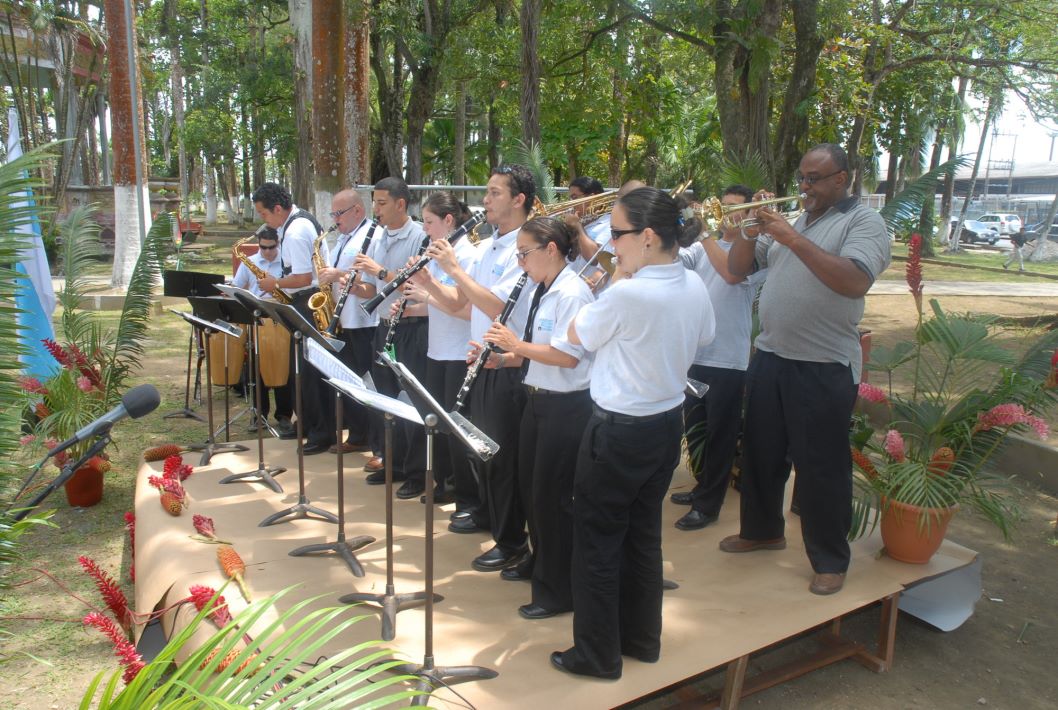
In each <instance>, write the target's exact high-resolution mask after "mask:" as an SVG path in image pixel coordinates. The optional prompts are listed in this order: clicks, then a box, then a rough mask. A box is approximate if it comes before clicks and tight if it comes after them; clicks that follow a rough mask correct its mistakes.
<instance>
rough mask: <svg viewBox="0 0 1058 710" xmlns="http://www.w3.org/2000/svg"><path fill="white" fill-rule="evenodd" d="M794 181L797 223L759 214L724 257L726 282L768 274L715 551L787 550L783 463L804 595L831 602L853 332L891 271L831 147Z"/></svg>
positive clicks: (838, 558) (845, 487) (878, 234)
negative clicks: (796, 523) (807, 580)
mask: <svg viewBox="0 0 1058 710" xmlns="http://www.w3.org/2000/svg"><path fill="white" fill-rule="evenodd" d="M796 179H797V181H798V190H799V191H800V192H802V193H803V195H804V198H803V206H804V214H802V215H801V216H800V217H799V218H798V219H797V221H796V222H794V223H793V224H790V223H789V222H787V221H786V219H785V218H784V217H783V216H782V215H781V214H779V213H778V212H775V211H774V210H771V209H768V208H759V209H757V210H755V216H756V217H757V219H759V220H760V236H759V237H757V238H754V237H752V236H751V235H747V236H746V238H740V239H736V240H735V243H734V244H733V245H732V247H731V251H730V252H728V270H729V271H730V272H731V273H732V274H735V275H741V276H748V275H749V274H751V273H753V272H754V271H756V270H757V269H761V268H765V267H766V268H767V269H768V279H767V281H765V282H764V287H763V289H762V291H761V295H760V324H761V333H760V335H759V336H758V338H757V340H756V348H757V352H756V354H755V355H754V356H753V359H752V361H751V362H750V366H749V370H748V371H747V373H746V423H745V434H744V439H743V444H744V446H743V450H744V454H743V469H742V479H741V483H742V486H741V492H742V506H741V530H740V533H739V534H738V535H731V536H729V537H726V538H724V539H723V540H721V541H720V549H721V550H723V551H724V552H732V553H738V552H751V551H754V550H778V549H782V548H784V547H786V538H785V536H784V526H785V521H784V519H783V493H784V490H785V486H786V480H787V478H788V477H789V475H790V464H791V463H792V464H793V467H794V469H796V471H797V478H798V485H797V501H796V502H797V506H798V509H799V511H800V517H801V535H802V537H803V538H804V544H805V551H806V552H807V554H808V559H809V561H810V562H811V564H812V569H813V571H814V572H815V575H814V576H813V578H812V582H811V584H810V585H809V591H811V592H812V593H813V594H833V593H834V592H837V591H840V590H841V588H842V586H843V584H844V581H845V573H846V571H847V570H848V566H849V558H850V553H849V545H848V542H847V535H848V532H849V528H850V526H851V517H852V460H851V457H850V453H849V434H848V430H849V422H850V419H851V416H852V407H853V404H854V403H855V401H856V391H857V383H858V382H859V380H860V366H861V362H862V355H861V352H860V339H859V332H858V329H857V326H858V324H859V322H860V319H861V318H862V317H863V307H864V296H865V295H866V293H867V290H868V289H869V288H870V287H871V284H873V283H874V280H875V279H876V278H877V277H878V275H879V274H881V273H882V272H883V271H884V270H885V269H886V267H888V266H889V261H890V251H889V234H888V232H887V230H886V227H885V222H883V221H882V218H881V217H880V216H879V215H878V213H877V212H875V211H874V210H872V209H869V208H867V207H864V206H862V205H860V203H859V198H858V197H857V196H855V195H853V196H849V194H848V188H849V163H848V157H847V156H846V155H845V151H844V150H842V149H841V147H840V146H837V145H834V144H830V143H824V144H821V145H817V146H815V147H814V148H812V149H811V150H809V151H808V152H807V153H806V154H805V155H804V157H803V158H802V159H801V164H800V170H799V171H798V173H797V176H796ZM765 195H766V193H763V192H758V193H757V195H756V196H755V199H756V200H759V199H762V198H763V197H764V196H765ZM751 216H754V215H751Z"/></svg>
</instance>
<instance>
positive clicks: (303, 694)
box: [80, 590, 419, 710]
mask: <svg viewBox="0 0 1058 710" xmlns="http://www.w3.org/2000/svg"><path fill="white" fill-rule="evenodd" d="M221 591H223V590H221ZM289 591H290V590H286V591H284V592H280V593H279V594H277V595H275V596H274V597H271V598H269V599H266V600H262V601H258V602H255V603H254V604H252V605H251V606H250V607H249V608H247V609H245V610H244V611H242V612H241V613H239V614H237V615H236V616H235V620H234V623H230V624H228V625H227V626H225V627H224V628H223V629H221V630H220V631H218V632H217V633H215V634H214V635H213V636H212V637H211V638H209V639H208V640H207V641H206V642H205V643H203V644H202V645H201V646H200V647H199V648H198V649H197V650H194V651H192V652H191V653H190V655H189V656H188V657H187V658H186V660H184V661H183V662H181V663H180V665H178V666H176V665H175V663H176V659H177V658H178V657H183V656H185V655H187V652H188V651H190V650H191V644H192V640H193V639H194V637H195V632H196V630H197V629H198V628H199V627H200V626H201V625H202V624H203V623H209V622H207V621H205V619H206V615H207V614H208V612H209V609H210V607H207V608H206V609H204V610H203V611H202V612H201V613H199V614H198V615H197V616H196V617H195V618H194V619H193V620H192V621H191V623H190V624H189V625H188V626H186V627H185V628H183V629H182V630H181V631H180V632H179V633H178V634H176V636H174V637H173V638H172V639H171V640H170V641H169V643H167V644H166V646H165V648H163V649H162V651H161V653H160V654H159V655H158V657H157V658H155V659H154V660H153V661H152V662H151V663H149V664H147V665H146V666H145V667H144V668H143V669H142V670H141V671H140V672H139V674H137V675H136V677H135V678H134V679H133V680H132V682H130V683H129V684H128V685H127V686H125V687H124V688H123V689H120V690H119V689H118V684H119V682H120V678H121V671H117V672H115V673H113V674H112V675H111V676H110V678H109V681H108V682H107V683H106V684H105V685H104V684H103V679H104V674H102V673H101V674H99V675H98V676H97V677H96V678H95V680H94V681H93V682H92V684H91V685H90V686H89V688H88V689H87V691H86V693H85V695H84V697H83V699H82V701H81V705H80V707H81V708H84V709H85V710H87V709H88V708H90V707H93V706H94V707H97V708H99V710H151V709H153V708H166V710H170V709H171V708H183V707H187V708H193V707H194V708H198V707H214V708H246V707H253V708H259V709H262V710H263V709H266V708H267V709H269V710H287V709H288V708H323V707H331V706H342V707H358V708H377V707H383V706H387V705H393V704H394V703H397V702H398V701H401V700H407V699H409V698H413V697H416V696H417V695H419V694H418V693H416V692H414V691H407V690H402V689H401V688H400V687H399V684H401V683H404V682H406V681H409V680H414V678H413V677H411V676H401V675H396V674H392V673H391V669H392V668H393V667H394V666H396V665H397V664H398V663H399V661H395V660H392V658H391V656H390V653H389V652H388V651H387V650H386V649H385V648H383V647H382V645H381V642H378V641H372V642H367V643H361V644H357V645H354V646H351V647H349V648H345V649H343V650H342V651H339V652H338V653H337V654H335V655H332V656H329V657H327V658H326V660H325V661H322V662H321V661H320V659H321V658H322V652H323V647H324V646H325V645H326V644H327V643H329V642H331V641H333V640H334V639H335V638H337V637H338V636H339V635H340V634H342V633H345V632H346V631H348V630H349V628H350V627H351V626H352V625H353V624H355V623H357V622H359V621H360V620H362V619H364V618H371V619H374V618H375V616H374V615H370V616H367V617H365V616H356V615H354V613H353V612H354V611H355V610H354V609H351V608H350V607H340V608H325V609H311V608H310V607H311V605H313V604H315V603H317V602H318V601H319V599H320V598H316V599H308V600H305V601H302V602H299V603H297V604H294V605H293V606H292V607H291V608H290V609H289V610H287V611H285V612H283V613H282V614H279V615H278V616H277V617H276V618H275V620H274V621H272V622H271V623H267V625H265V624H266V621H267V619H269V618H270V617H273V616H275V614H276V612H275V609H274V607H275V605H276V602H277V601H278V600H279V599H280V598H281V597H283V596H284V595H285V594H287V593H288V592H289ZM258 624H261V625H262V627H263V628H262V629H261V631H259V632H256V631H255V634H256V639H257V642H255V643H253V644H251V645H245V643H244V636H243V632H242V630H243V629H250V628H253V629H257V628H259V627H258ZM229 652H235V653H236V654H238V655H237V656H236V657H235V659H234V660H233V661H232V662H231V663H229V664H228V665H227V666H226V667H225V668H224V669H223V670H220V669H219V667H220V665H221V661H222V660H223V659H224V658H225V657H226V656H227V655H228V653H229ZM211 653H213V657H212V658H211V657H210V654H211ZM244 662H245V663H246V665H245V667H244V668H241V666H243V664H244ZM383 693H386V694H385V695H383ZM97 696H98V697H97ZM93 701H95V702H93Z"/></svg>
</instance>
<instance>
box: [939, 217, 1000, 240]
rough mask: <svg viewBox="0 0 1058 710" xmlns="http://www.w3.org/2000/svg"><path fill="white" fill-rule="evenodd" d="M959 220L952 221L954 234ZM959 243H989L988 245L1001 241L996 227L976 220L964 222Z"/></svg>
mask: <svg viewBox="0 0 1058 710" xmlns="http://www.w3.org/2000/svg"><path fill="white" fill-rule="evenodd" d="M957 224H958V220H954V219H953V220H952V221H951V229H952V232H955V228H956V225H957ZM959 241H960V242H963V243H965V244H976V243H978V242H987V243H988V244H995V243H996V242H998V241H999V232H998V231H996V229H995V228H994V227H990V226H988V225H987V224H985V223H983V222H979V221H977V220H976V219H967V220H963V223H962V230H961V232H960V233H959Z"/></svg>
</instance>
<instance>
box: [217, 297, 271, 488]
mask: <svg viewBox="0 0 1058 710" xmlns="http://www.w3.org/2000/svg"><path fill="white" fill-rule="evenodd" d="M217 289H218V290H220V291H221V292H222V293H226V294H228V295H229V296H231V297H233V298H234V299H235V300H236V301H238V302H239V303H240V304H242V306H243V308H244V309H245V310H247V311H249V312H252V313H253V317H252V318H251V319H250V341H251V342H250V379H252V380H253V384H252V385H251V386H252V387H253V391H254V408H253V413H254V417H255V419H254V421H258V427H257V469H256V470H254V471H244V472H243V473H233V474H231V475H230V476H225V477H224V478H222V479H220V482H221V483H235V482H236V481H250V482H256V483H263V484H265V485H266V486H268V487H269V488H271V489H272V490H273V491H275V492H276V493H282V492H283V486H281V485H279V483H278V482H277V481H276V480H275V478H274V476H278V475H279V474H281V473H283V472H284V471H286V470H287V469H286V467H284V466H271V467H270V466H269V465H268V464H266V463H265V460H264V433H263V432H262V429H263V427H262V426H261V423H263V422H264V418H263V417H261V416H260V412H261V388H260V387H258V386H257V377H258V370H259V369H260V366H261V365H260V362H261V351H260V348H259V347H258V343H257V332H258V331H257V326H258V324H259V321H260V319H261V316H263V315H264V311H263V310H261V307H260V306H259V301H260V299H258V298H257V297H256V296H254V295H253V294H252V293H251V292H249V291H247V290H245V289H241V288H236V287H234V286H222V285H219V284H218V285H217Z"/></svg>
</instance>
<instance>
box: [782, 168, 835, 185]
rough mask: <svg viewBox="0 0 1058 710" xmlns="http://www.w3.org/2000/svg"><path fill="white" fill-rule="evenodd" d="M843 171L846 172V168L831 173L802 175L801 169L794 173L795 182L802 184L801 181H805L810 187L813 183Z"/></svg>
mask: <svg viewBox="0 0 1058 710" xmlns="http://www.w3.org/2000/svg"><path fill="white" fill-rule="evenodd" d="M843 172H845V171H844V170H835V171H834V172H832V173H830V174H829V175H802V174H801V173H800V171H798V172H796V173H794V176H793V179H794V182H796V183H797V184H798V185H800V184H801V183H804V184H805V185H808V186H809V187H811V186H812V185H815V184H816V183H817V182H819V181H820V180H826V179H827V178H831V177H834V176H835V175H837V174H838V173H843Z"/></svg>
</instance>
